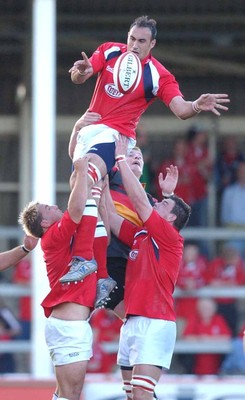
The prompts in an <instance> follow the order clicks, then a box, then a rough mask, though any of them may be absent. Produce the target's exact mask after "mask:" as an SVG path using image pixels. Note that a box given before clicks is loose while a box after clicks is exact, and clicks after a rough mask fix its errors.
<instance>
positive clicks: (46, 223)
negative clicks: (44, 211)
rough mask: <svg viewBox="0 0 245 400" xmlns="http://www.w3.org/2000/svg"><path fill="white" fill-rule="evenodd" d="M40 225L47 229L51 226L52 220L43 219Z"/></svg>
mask: <svg viewBox="0 0 245 400" xmlns="http://www.w3.org/2000/svg"><path fill="white" fill-rule="evenodd" d="M40 225H41V227H42V228H43V229H47V228H49V226H50V222H49V221H48V220H47V219H42V221H41V223H40Z"/></svg>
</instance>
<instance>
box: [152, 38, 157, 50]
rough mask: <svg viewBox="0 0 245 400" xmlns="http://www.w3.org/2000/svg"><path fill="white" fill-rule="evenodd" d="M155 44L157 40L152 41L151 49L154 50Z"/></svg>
mask: <svg viewBox="0 0 245 400" xmlns="http://www.w3.org/2000/svg"><path fill="white" fill-rule="evenodd" d="M155 44H156V39H153V40H152V41H151V49H153V47H155Z"/></svg>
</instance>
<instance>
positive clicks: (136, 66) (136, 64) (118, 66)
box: [113, 51, 142, 94]
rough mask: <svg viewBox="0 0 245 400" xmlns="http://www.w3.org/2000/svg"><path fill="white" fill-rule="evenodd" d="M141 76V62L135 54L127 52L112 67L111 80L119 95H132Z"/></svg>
mask: <svg viewBox="0 0 245 400" xmlns="http://www.w3.org/2000/svg"><path fill="white" fill-rule="evenodd" d="M141 76H142V67H141V62H140V59H139V57H138V56H137V55H136V54H134V53H132V52H131V51H127V52H126V53H123V54H121V55H120V56H119V57H118V59H117V61H116V63H115V65H114V70H113V80H114V85H115V86H116V87H117V89H118V90H119V92H120V93H123V94H127V93H132V92H133V91H134V90H135V89H136V88H137V87H138V85H139V83H140V79H141Z"/></svg>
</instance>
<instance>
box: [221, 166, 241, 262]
mask: <svg viewBox="0 0 245 400" xmlns="http://www.w3.org/2000/svg"><path fill="white" fill-rule="evenodd" d="M244 204H245V161H241V162H240V163H239V164H238V167H237V181H236V182H235V183H233V184H231V185H228V186H227V187H226V189H225V190H224V192H223V195H222V197H221V210H220V211H221V224H222V225H223V226H225V227H230V228H236V229H237V230H239V229H240V230H241V231H242V230H244V228H245V207H244ZM229 244H231V245H232V246H233V247H236V249H237V250H238V251H239V252H240V254H241V256H242V257H245V239H233V240H230V241H229Z"/></svg>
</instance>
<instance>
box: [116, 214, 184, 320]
mask: <svg viewBox="0 0 245 400" xmlns="http://www.w3.org/2000/svg"><path fill="white" fill-rule="evenodd" d="M119 239H120V240H122V241H123V242H125V243H126V244H128V245H129V246H131V252H130V253H129V258H128V263H127V269H126V282H125V294H124V301H125V310H126V314H132V315H140V316H144V317H148V318H156V319H165V320H169V321H175V319H176V316H175V311H174V304H173V291H174V287H175V284H176V280H177V277H178V274H179V268H180V261H181V258H182V254H183V238H182V236H181V235H180V234H179V232H178V231H177V230H176V229H175V228H174V227H173V226H172V225H171V224H170V223H169V222H167V221H166V220H164V219H163V218H161V217H160V215H159V214H158V213H157V212H156V211H155V210H153V211H152V213H151V215H150V217H149V218H148V220H147V221H146V222H145V223H144V226H143V227H141V228H140V227H135V226H134V225H133V224H131V223H130V222H129V221H126V220H125V221H124V222H123V224H122V227H121V230H120V235H119Z"/></svg>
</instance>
